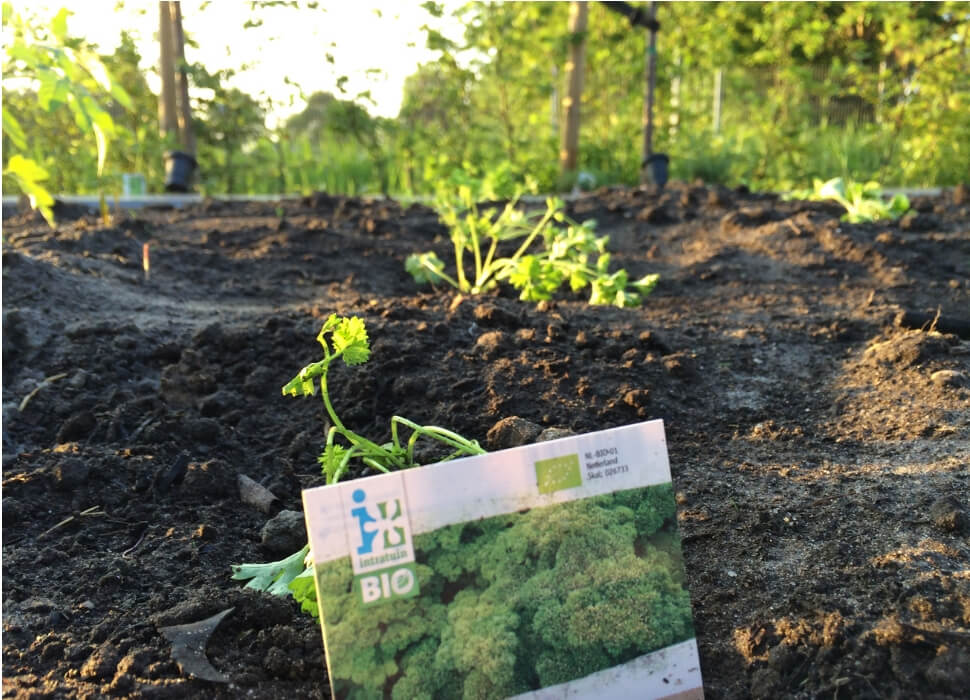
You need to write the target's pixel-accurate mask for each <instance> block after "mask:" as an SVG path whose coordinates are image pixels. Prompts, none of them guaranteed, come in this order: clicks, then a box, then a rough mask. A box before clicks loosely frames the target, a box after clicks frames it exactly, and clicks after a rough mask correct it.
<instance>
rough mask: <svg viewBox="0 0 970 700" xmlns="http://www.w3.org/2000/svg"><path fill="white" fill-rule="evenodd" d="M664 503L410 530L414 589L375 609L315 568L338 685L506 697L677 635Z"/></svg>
mask: <svg viewBox="0 0 970 700" xmlns="http://www.w3.org/2000/svg"><path fill="white" fill-rule="evenodd" d="M674 508H675V507H674V506H673V492H672V489H671V486H670V485H669V484H665V485H660V486H654V487H649V488H645V489H633V490H630V491H624V492H620V493H617V494H612V495H605V496H599V497H595V498H589V499H585V500H579V501H572V502H568V503H564V504H559V505H555V506H548V507H543V508H534V509H532V510H529V511H527V512H524V513H513V514H509V515H502V516H497V517H493V518H486V519H484V520H478V521H472V522H468V523H463V524H456V525H451V526H447V527H444V528H441V529H439V530H436V531H434V532H430V533H425V534H421V535H418V536H417V537H416V538H415V553H416V557H417V561H418V567H417V568H418V572H419V583H420V589H421V593H420V595H419V596H418V597H416V598H410V599H404V600H398V601H395V602H394V603H392V604H386V605H374V606H366V607H365V606H362V605H361V604H360V602H359V599H358V595H357V594H355V593H354V591H352V590H351V587H350V581H351V580H352V578H353V575H352V572H351V570H350V564H349V560H348V559H347V558H343V559H340V560H337V561H335V562H327V563H323V564H320V565H318V571H319V575H320V590H321V591H323V593H322V595H323V600H322V601H321V603H322V610H323V611H324V613H325V615H326V633H327V647H328V652H329V662H330V668H331V673H332V680H333V682H334V685H335V687H336V689H337V692H338V693H341V694H342V693H346V694H348V696H349V697H381V696H382V695H383V696H384V697H386V696H387V695H388V694H390V696H391V697H393V698H405V697H407V698H412V697H423V698H436V697H466V698H479V697H507V696H509V695H515V694H518V693H523V692H528V691H529V690H533V689H538V688H541V687H546V686H549V685H553V684H556V683H562V682H566V681H569V680H573V679H575V678H579V677H582V676H585V675H588V674H590V673H594V672H596V671H599V670H601V669H604V668H607V667H610V666H614V665H617V664H621V663H624V662H626V661H629V660H631V659H634V658H636V657H638V656H640V655H642V654H646V653H649V652H650V651H654V650H656V649H660V648H663V647H665V646H669V645H671V644H675V643H677V642H680V641H683V640H685V639H689V638H690V637H691V636H692V635H693V628H692V624H691V616H690V597H689V594H688V592H687V590H686V589H685V588H684V585H683V582H682V580H681V578H682V577H681V574H680V573H679V572H680V568H681V567H682V561H681V559H680V551H679V546H678V545H677V544H676V539H673V540H672V538H670V536H669V535H668V534H667V530H670V531H671V532H673V527H674V525H673V523H674ZM647 511H652V514H651V515H649V516H647V514H646V513H647ZM671 541H673V544H671ZM456 589H457V590H456Z"/></svg>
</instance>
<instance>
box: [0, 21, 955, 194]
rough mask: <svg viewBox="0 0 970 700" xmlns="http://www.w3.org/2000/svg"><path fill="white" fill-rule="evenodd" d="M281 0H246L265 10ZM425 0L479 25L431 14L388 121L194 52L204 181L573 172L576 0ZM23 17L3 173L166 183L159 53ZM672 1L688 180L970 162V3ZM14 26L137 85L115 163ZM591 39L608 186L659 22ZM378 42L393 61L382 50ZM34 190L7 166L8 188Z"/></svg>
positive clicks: (218, 188)
mask: <svg viewBox="0 0 970 700" xmlns="http://www.w3.org/2000/svg"><path fill="white" fill-rule="evenodd" d="M272 4H274V3H247V4H246V5H241V6H240V7H241V8H242V9H241V11H242V12H243V14H245V13H247V12H249V13H251V14H252V15H253V17H256V16H258V14H259V12H261V11H264V9H265V6H267V5H272ZM276 4H278V3H276ZM289 4H291V5H293V4H294V3H289ZM313 4H314V3H309V5H313ZM633 5H634V6H637V7H643V8H645V7H646V3H633ZM423 7H424V8H425V11H426V12H427V13H428V17H429V20H430V19H433V18H435V17H438V18H441V17H442V16H445V15H448V16H449V18H450V19H451V20H453V21H454V22H456V23H458V24H460V26H461V27H463V33H462V34H461V35H460V36H459V37H458V38H455V37H452V38H449V37H446V36H445V35H444V34H442V33H440V32H438V31H436V30H435V29H433V28H432V25H433V23H429V25H428V26H426V27H425V32H424V36H425V40H426V42H427V47H428V48H429V49H431V50H432V51H433V55H434V56H435V58H434V59H433V60H429V61H426V62H424V63H423V64H421V65H420V66H418V67H417V69H416V71H415V72H414V73H413V74H412V75H411V76H410V77H409V78H407V80H406V81H405V84H404V94H403V99H402V102H401V107H400V111H399V113H398V114H397V116H395V117H382V116H374V115H373V114H372V110H370V109H369V107H370V103H369V102H368V95H367V94H366V93H361V94H358V95H351V94H349V93H342V92H340V91H336V93H337V94H336V95H335V94H331V93H328V92H314V93H311V94H305V95H303V98H304V101H305V108H304V109H303V111H302V112H298V113H296V114H293V115H292V116H290V117H288V118H287V119H284V120H276V123H274V122H273V120H267V116H268V115H269V114H270V113H271V112H272V111H273V110H274V107H275V105H274V104H273V102H272V99H268V98H266V97H265V96H258V95H250V94H247V93H246V92H243V91H242V90H240V89H239V88H238V87H231V86H230V85H229V83H230V82H231V81H230V78H231V77H232V75H233V72H234V71H233V70H229V69H221V70H210V69H207V68H206V67H205V66H204V65H201V64H200V63H195V64H191V65H189V66H187V71H188V75H189V82H190V85H191V86H192V108H193V116H194V119H195V131H196V137H197V144H198V146H197V148H198V153H197V158H198V161H199V163H200V169H199V173H198V180H197V184H196V188H197V189H198V190H199V191H201V192H203V193H207V194H281V193H307V192H310V191H316V190H326V191H328V192H331V193H335V194H337V193H340V194H350V195H356V194H363V193H388V194H392V195H420V194H429V193H432V192H433V191H434V189H435V185H436V183H437V182H439V181H440V180H441V179H442V178H444V177H446V176H447V175H448V174H450V173H451V172H452V171H453V170H454V169H456V168H460V169H463V170H464V171H466V172H467V173H469V174H470V175H473V176H479V177H481V176H484V175H489V176H490V178H491V179H492V180H493V181H495V182H498V183H499V185H500V186H499V190H501V183H503V182H507V183H508V186H509V188H511V187H512V185H513V184H514V183H519V182H523V181H524V180H525V178H526V177H531V178H533V179H534V180H535V181H536V182H537V183H538V187H539V190H541V191H547V192H548V191H555V190H560V191H561V190H563V189H567V188H569V187H570V186H571V185H572V184H573V181H572V179H573V178H575V173H565V174H563V173H560V170H559V144H560V129H561V127H562V126H563V110H562V98H563V97H564V96H565V92H566V83H565V80H566V78H565V72H566V71H565V67H564V66H565V63H566V61H567V53H568V49H569V42H570V34H569V32H568V31H567V14H568V11H569V3H564V2H557V3H535V2H522V3H491V2H472V3H467V4H464V5H460V6H457V5H448V6H443V5H438V4H435V3H431V2H428V3H425V4H424V6H423ZM8 10H9V12H8ZM22 10H23V8H18V12H21V11H22ZM294 11H295V12H315V11H317V10H315V9H312V8H311V7H303V8H302V9H301V8H300V7H295V8H294ZM13 13H14V10H13V9H11V8H5V12H4V85H3V112H4V118H5V119H4V124H5V129H4V137H3V161H4V166H5V168H6V167H7V165H8V162H9V159H10V158H11V157H12V156H14V155H17V154H20V155H22V156H24V157H28V158H32V159H33V160H34V161H35V162H37V163H38V164H40V165H41V166H42V167H43V169H44V170H46V171H47V175H48V178H47V180H46V186H47V188H48V189H49V190H50V191H52V192H60V193H79V194H82V193H94V192H99V191H100V192H108V193H115V192H120V191H121V175H122V173H142V174H144V175H145V177H146V179H147V182H148V190H149V192H160V191H161V190H162V188H163V180H164V172H163V159H162V155H161V154H162V153H163V151H164V150H165V149H166V148H167V147H168V146H170V145H171V144H166V143H165V142H164V139H163V138H162V136H160V135H159V128H158V107H157V102H158V97H157V95H156V94H155V92H153V90H152V89H150V88H149V84H150V82H151V81H150V80H148V78H149V77H150V75H146V71H145V70H144V69H143V68H142V67H140V66H144V65H145V63H146V62H145V60H144V59H145V57H144V56H143V55H142V53H144V50H143V49H140V48H139V44H138V43H136V42H135V41H134V39H133V38H132V36H130V35H129V34H127V33H122V35H121V36H122V40H121V42H120V45H119V46H117V47H116V48H113V50H112V51H110V52H104V51H102V50H101V49H99V48H96V47H93V46H91V45H90V44H89V43H87V42H86V40H85V39H84V38H82V37H72V36H70V35H69V34H66V33H65V34H63V35H62V36H57V32H52V30H51V25H50V22H51V18H50V17H39V16H34V15H32V16H31V17H25V16H23V14H22V12H21V15H20V16H21V19H20V20H19V21H20V24H19V25H16V26H15V24H14V19H13V18H14V14H13ZM452 15H453V17H452ZM293 17H294V21H298V20H299V16H298V15H296V14H294V15H293ZM657 18H658V20H659V21H660V23H661V30H660V32H659V35H658V37H659V38H658V46H659V53H658V59H657V86H656V106H655V112H654V114H655V123H656V126H655V132H654V144H655V146H654V149H655V150H656V151H662V152H664V153H667V154H669V155H670V158H671V177H672V178H675V179H684V180H695V179H702V180H704V181H705V182H708V183H724V184H727V185H739V184H744V185H747V186H748V187H750V188H752V189H771V190H787V189H791V188H794V187H804V186H810V185H811V182H812V180H813V178H822V179H828V178H831V177H836V176H840V177H843V178H845V179H846V180H863V181H865V180H877V181H879V182H881V183H882V184H883V185H885V186H889V187H899V186H906V187H921V186H947V185H954V184H957V183H959V182H966V181H967V180H968V179H970V177H968V171H970V167H968V163H970V42H968V36H970V29H968V27H970V3H966V2H941V3H923V2H907V3H876V2H859V3H841V2H811V3H809V2H791V3H732V2H724V3H704V2H701V3H658V9H657ZM192 21H193V18H192V16H191V15H187V16H186V17H185V31H186V36H187V40H188V41H191V42H196V43H202V42H206V41H207V40H210V38H209V37H207V36H205V35H204V34H203V33H201V32H200V33H193V31H192V26H193V25H192ZM252 23H253V24H254V25H256V24H257V23H258V22H257V21H255V20H252ZM18 32H19V33H20V34H19V35H21V36H27V37H28V39H29V40H30V41H31V42H34V43H41V44H43V43H45V42H46V43H48V44H50V43H58V42H59V45H66V46H68V47H73V48H74V49H75V51H81V50H82V49H85V48H87V49H90V50H91V51H94V52H96V53H98V54H99V55H100V58H101V61H102V63H103V65H104V66H105V68H106V69H107V70H108V72H109V74H110V75H111V76H112V78H113V79H114V82H115V83H116V84H117V85H120V86H121V87H122V88H123V92H124V93H126V94H127V96H128V97H129V98H130V102H131V104H130V105H128V106H125V105H123V104H121V103H120V102H119V101H118V100H117V99H116V97H117V93H116V94H114V95H113V94H111V93H110V92H108V91H104V90H102V91H101V93H100V94H99V96H98V98H99V104H100V105H101V106H103V108H104V110H105V111H106V112H107V113H108V114H109V115H110V116H111V118H112V120H113V123H114V128H113V130H112V131H111V133H110V134H109V137H110V148H109V149H108V151H107V156H106V161H105V164H104V168H103V171H102V173H101V174H100V175H99V174H98V167H97V161H98V150H97V149H96V148H95V147H94V145H93V144H94V140H93V138H92V135H91V133H90V132H89V131H87V130H85V128H83V127H84V124H83V120H82V121H80V122H79V120H78V118H77V117H76V115H74V114H73V113H72V111H71V110H67V109H59V108H57V107H58V106H59V103H58V102H57V100H56V99H55V100H54V103H53V107H52V105H51V103H50V100H47V101H45V100H43V99H39V94H38V93H39V91H42V89H43V88H42V84H41V83H40V82H38V81H36V80H33V81H30V80H28V81H26V82H25V81H23V80H21V81H19V82H10V81H9V80H8V79H9V78H10V77H11V76H16V75H18V74H22V73H23V69H24V64H23V62H22V60H21V58H18V56H17V55H12V53H11V51H10V50H9V47H10V46H11V38H12V37H14V36H15V35H17V33H18ZM583 39H584V40H585V41H586V64H585V88H584V92H583V100H582V123H581V130H580V146H579V170H581V171H585V172H587V173H591V174H592V175H593V176H595V181H596V184H598V185H603V184H619V183H622V184H635V183H637V182H638V181H639V177H640V163H641V159H642V140H643V136H642V129H643V100H644V87H645V78H644V74H645V71H644V64H645V55H646V44H647V32H646V31H645V30H644V29H642V28H634V27H632V26H631V25H630V23H629V22H628V21H627V19H626V18H625V17H623V16H621V15H620V14H617V13H615V12H612V11H610V9H609V8H607V7H606V6H605V5H604V4H602V3H591V4H590V6H589V25H588V31H587V32H586V33H585V35H584V36H583ZM294 50H297V49H294ZM373 51H374V53H373V61H374V64H375V66H380V64H381V61H382V55H381V51H380V46H376V45H375V46H374V48H373ZM14 54H15V52H14ZM149 58H151V59H153V58H154V57H149ZM18 61H20V62H19V63H18ZM337 69H338V70H339V64H338V65H337ZM239 70H245V68H243V67H241V68H240V69H239ZM283 79H285V76H280V80H283ZM96 87H97V86H92V87H91V92H92V94H96V93H97V90H96ZM203 88H204V89H203ZM65 99H66V98H65ZM8 115H9V116H10V117H13V118H14V119H15V121H16V123H17V124H18V125H19V127H20V131H21V132H22V134H20V135H17V134H15V135H14V136H17V138H12V136H11V133H10V132H9V131H8V129H7V128H6V127H7V117H8ZM269 124H272V125H271V126H270V125H269ZM21 137H22V138H21ZM17 191H18V182H17V180H16V179H14V178H11V177H8V176H7V175H6V174H5V177H4V193H5V194H13V193H16V192H17Z"/></svg>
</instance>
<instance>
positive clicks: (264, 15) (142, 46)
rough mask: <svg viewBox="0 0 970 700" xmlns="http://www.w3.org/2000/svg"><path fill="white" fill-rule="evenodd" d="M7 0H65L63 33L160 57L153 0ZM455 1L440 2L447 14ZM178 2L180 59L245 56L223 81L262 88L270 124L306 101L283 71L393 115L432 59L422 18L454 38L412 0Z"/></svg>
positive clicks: (154, 82) (218, 64) (45, 13)
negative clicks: (127, 35) (182, 37)
mask: <svg viewBox="0 0 970 700" xmlns="http://www.w3.org/2000/svg"><path fill="white" fill-rule="evenodd" d="M12 4H13V6H14V8H15V9H16V10H17V11H22V10H23V9H24V8H30V9H29V12H32V13H34V14H36V15H37V16H38V17H40V18H43V19H49V18H51V17H53V15H54V14H55V13H56V12H57V10H58V9H59V8H60V7H67V8H68V9H70V10H72V11H73V12H74V14H73V15H72V16H71V18H70V20H69V22H68V27H69V30H70V33H71V34H72V35H74V36H80V37H83V38H85V39H87V40H88V41H91V42H94V43H96V44H97V45H98V46H99V47H100V50H101V52H102V53H110V52H111V51H112V50H113V49H114V48H115V47H117V46H118V43H119V40H120V36H121V31H122V29H127V30H128V31H129V32H131V33H132V35H133V36H134V37H135V39H136V41H137V43H138V47H139V51H140V52H141V54H142V57H143V67H144V68H146V69H150V68H152V67H154V66H156V65H157V61H158V44H157V42H156V38H155V37H156V33H157V31H158V3H157V2H148V1H146V0H140V1H136V0H128V1H127V2H124V3H118V2H117V1H116V0H87V1H85V2H79V1H78V0H66V1H65V2H61V3H57V2H43V3H38V2H25V1H24V0H15V1H14V2H13V3H12ZM458 4H460V3H457V2H452V3H450V4H448V3H445V5H446V8H447V9H446V13H445V15H446V18H447V17H448V16H449V15H450V11H451V9H454V8H455V7H457V6H458ZM119 5H120V7H119ZM181 5H182V24H183V28H184V30H185V33H186V36H187V37H188V38H189V39H191V40H193V41H194V42H195V43H197V44H198V47H197V48H193V47H191V46H186V49H185V57H186V60H187V61H189V62H190V63H194V62H199V63H202V64H203V65H204V66H205V67H206V68H207V69H208V70H210V71H215V70H220V69H224V68H232V69H239V68H240V66H242V65H243V64H251V66H252V67H251V68H250V69H248V70H245V71H241V72H239V73H237V75H236V76H234V78H233V79H232V80H231V81H230V83H229V84H230V85H232V86H234V87H237V88H239V89H240V90H243V91H244V92H247V93H249V94H251V95H253V96H254V97H259V96H260V95H261V94H263V95H266V96H269V97H271V98H272V99H273V100H274V101H275V102H277V103H280V104H281V106H280V107H278V108H277V110H276V111H275V112H274V114H273V115H272V116H271V119H270V121H271V122H272V121H275V120H276V119H279V118H282V117H285V116H288V115H289V114H293V113H296V112H298V111H300V109H301V108H302V106H303V103H302V102H301V101H300V100H299V97H298V94H299V93H298V90H297V89H296V88H295V87H293V86H291V85H287V84H286V83H285V82H284V78H289V79H290V80H291V81H294V82H295V83H297V84H298V85H300V86H301V87H302V89H303V91H304V93H305V94H310V93H313V92H315V91H318V90H325V91H329V92H332V93H334V94H335V95H337V96H338V97H341V98H342V99H352V98H354V97H355V96H356V95H358V94H359V93H361V92H363V91H365V90H369V91H370V93H371V96H372V98H373V101H374V103H370V102H366V101H361V104H363V105H364V106H365V107H366V108H367V109H368V110H369V111H370V112H371V113H372V114H378V115H381V116H387V117H393V116H396V115H397V112H398V109H399V108H400V105H401V97H402V90H403V86H404V79H405V78H406V77H407V76H408V75H410V74H412V73H413V72H414V71H415V70H416V68H417V66H418V65H419V64H420V63H422V62H425V61H429V60H432V59H433V58H434V54H433V53H432V52H430V51H428V50H427V49H426V48H425V35H424V33H423V32H422V31H421V29H420V27H421V25H423V24H430V25H431V26H434V27H436V28H438V29H439V30H440V31H443V32H444V33H445V34H446V35H448V36H451V37H454V38H458V37H459V36H460V35H461V31H462V29H461V27H460V26H459V25H457V24H456V23H455V22H454V21H453V20H450V21H448V20H447V19H442V20H435V19H434V18H432V17H431V15H429V14H428V12H427V11H426V10H424V9H423V8H422V7H421V3H420V2H417V1H414V0H412V1H400V2H394V1H392V0H386V1H385V2H378V1H374V0H356V1H355V0H339V1H336V2H333V1H331V2H320V3H319V7H318V9H316V10H308V9H299V10H298V9H293V8H288V7H271V8H263V9H257V10H256V11H255V13H253V12H252V11H251V9H250V3H249V2H239V1H237V0H215V1H214V2H209V3H206V2H202V1H201V0H184V1H183V2H182V3H181ZM252 18H258V19H262V20H263V24H262V26H259V27H255V28H249V29H244V27H243V25H244V24H245V23H246V21H247V20H249V19H252ZM328 53H329V54H331V55H332V56H333V58H334V63H333V64H331V63H328V62H327V59H326V55H327V54H328ZM373 69H377V70H376V72H375V71H374V70H373ZM368 71H370V72H368ZM344 75H345V76H347V78H348V80H347V82H346V84H345V85H344V89H345V90H346V92H345V93H340V92H339V91H338V89H337V79H338V77H340V76H344ZM148 80H149V85H150V86H151V88H152V89H153V90H155V91H157V90H158V82H159V81H158V78H157V76H155V75H153V74H151V75H149V76H148ZM291 98H293V100H294V102H293V104H292V106H291V105H290V100H291ZM271 125H272V124H271Z"/></svg>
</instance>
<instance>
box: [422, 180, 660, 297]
mask: <svg viewBox="0 0 970 700" xmlns="http://www.w3.org/2000/svg"><path fill="white" fill-rule="evenodd" d="M481 195H482V189H481V183H476V182H475V181H473V180H467V181H465V182H463V183H462V184H460V185H459V187H458V195H457V197H454V196H452V195H450V194H446V193H443V192H439V194H438V197H437V198H436V208H437V209H438V212H439V215H440V217H441V220H442V222H443V223H444V224H445V225H446V226H448V228H449V229H450V231H451V241H452V244H453V246H454V250H455V275H454V276H452V275H449V274H448V273H446V272H445V263H444V262H443V261H442V260H441V259H440V258H438V256H437V255H436V254H435V253H433V252H425V253H415V254H413V255H410V256H409V257H408V259H407V261H406V263H405V268H406V269H407V271H408V272H409V273H410V274H411V276H412V277H413V278H414V280H415V282H417V283H418V284H428V283H430V284H432V285H434V284H436V283H441V282H444V283H446V284H449V285H451V286H452V287H454V288H455V289H457V290H458V291H460V292H464V293H467V294H480V293H482V292H484V291H487V290H489V289H492V288H494V287H495V286H496V285H497V284H498V283H500V282H505V281H507V282H508V283H509V284H511V285H512V286H513V287H514V288H515V289H517V290H519V298H520V299H523V300H525V301H542V300H544V299H551V298H552V295H553V294H555V293H556V291H558V290H559V289H560V287H562V286H563V285H564V284H566V283H567V282H568V284H569V287H570V289H572V291H574V292H577V291H580V290H582V289H584V288H586V287H589V288H590V289H591V293H590V299H589V301H590V303H591V304H612V305H615V306H620V307H623V306H639V305H640V303H641V302H642V301H643V299H644V298H645V297H646V296H647V295H648V294H650V292H651V291H653V288H654V287H655V286H656V284H657V281H658V280H659V275H655V274H652V275H646V276H645V277H643V278H641V279H639V280H636V281H633V282H631V281H630V280H629V276H628V275H627V273H626V271H624V270H618V271H617V272H614V273H612V274H611V273H610V272H609V263H610V254H609V253H608V252H606V244H607V242H608V240H609V237H608V236H596V234H595V226H596V224H595V222H594V221H586V222H584V223H582V224H579V223H577V222H575V221H573V220H572V219H570V218H568V217H567V216H566V215H565V214H564V213H563V208H564V204H563V201H562V200H561V199H559V198H557V197H550V198H548V199H547V200H546V211H545V213H543V214H542V215H537V214H527V213H525V212H523V211H521V210H520V209H519V208H518V207H517V205H518V196H516V197H513V198H512V200H511V201H509V202H508V203H507V204H506V205H505V207H504V208H503V209H502V210H501V211H500V212H499V213H498V214H497V215H494V214H493V213H492V211H484V212H483V211H481V210H480V209H479V206H478V199H479V197H480V196H481ZM556 224H560V225H564V226H565V228H562V227H561V226H557V225H556ZM509 241H515V242H518V245H517V247H516V248H515V252H514V253H513V254H512V255H511V256H509V257H498V256H497V254H498V249H499V246H500V245H501V244H503V243H506V242H509ZM536 243H541V245H534V244H536ZM466 253H471V256H472V258H473V262H474V267H473V269H472V271H471V274H468V272H467V271H466V269H465V254H466Z"/></svg>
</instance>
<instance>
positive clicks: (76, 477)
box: [54, 457, 91, 491]
mask: <svg viewBox="0 0 970 700" xmlns="http://www.w3.org/2000/svg"><path fill="white" fill-rule="evenodd" d="M90 471H91V470H90V467H88V465H87V464H86V463H85V462H84V461H83V460H80V459H77V458H76V457H69V458H68V459H65V460H64V461H62V462H61V463H60V464H58V465H57V466H56V467H54V487H55V488H57V489H61V490H64V491H69V490H71V489H74V488H77V487H78V486H81V485H82V484H83V483H84V482H85V481H87V480H88V474H89V473H90Z"/></svg>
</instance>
